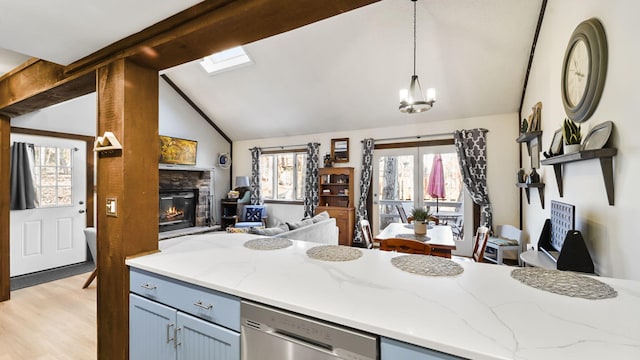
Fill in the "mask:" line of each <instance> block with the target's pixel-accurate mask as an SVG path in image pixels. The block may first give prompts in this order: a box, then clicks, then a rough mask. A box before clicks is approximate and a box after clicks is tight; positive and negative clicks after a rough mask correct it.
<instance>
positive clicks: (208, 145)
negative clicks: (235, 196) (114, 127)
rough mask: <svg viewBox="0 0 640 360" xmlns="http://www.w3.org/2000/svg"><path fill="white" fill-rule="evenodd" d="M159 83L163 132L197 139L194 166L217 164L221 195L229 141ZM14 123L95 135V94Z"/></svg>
mask: <svg viewBox="0 0 640 360" xmlns="http://www.w3.org/2000/svg"><path fill="white" fill-rule="evenodd" d="M159 87H160V90H159V123H158V131H159V133H160V135H167V136H173V137H179V138H183V139H189V140H196V141H198V155H197V159H196V165H195V166H196V167H198V168H215V171H214V178H215V184H214V185H215V195H216V199H218V200H219V199H221V198H222V197H224V196H225V194H226V193H227V191H229V170H222V169H220V168H219V167H217V166H215V163H216V159H217V156H218V154H219V153H222V152H229V151H230V150H231V146H230V144H229V143H228V142H227V141H226V140H225V139H224V138H223V137H222V136H220V134H218V132H217V131H216V130H215V129H214V128H213V127H211V125H209V124H208V123H207V122H206V121H205V120H204V119H202V117H201V116H200V115H198V113H196V112H195V111H194V110H193V109H192V108H191V106H189V105H188V104H187V103H186V102H185V101H184V100H183V99H182V98H181V97H180V96H179V95H178V94H177V93H176V92H175V91H174V90H173V89H172V88H171V87H170V86H169V85H167V83H166V82H165V81H164V80H162V79H160V86H159ZM11 126H16V127H23V128H30V129H38V130H47V131H56V132H62V133H68V134H78V135H87V136H95V135H96V94H95V93H92V94H88V95H85V96H82V97H79V98H76V99H73V100H70V101H67V102H64V103H61V104H58V105H54V106H50V107H48V108H45V109H42V110H39V111H35V112H33V113H29V114H26V115H23V116H19V117H16V118H13V119H11ZM216 209H217V208H216Z"/></svg>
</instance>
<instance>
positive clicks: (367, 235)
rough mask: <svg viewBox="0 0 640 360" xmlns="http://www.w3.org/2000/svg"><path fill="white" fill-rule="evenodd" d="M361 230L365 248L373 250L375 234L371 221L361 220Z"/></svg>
mask: <svg viewBox="0 0 640 360" xmlns="http://www.w3.org/2000/svg"><path fill="white" fill-rule="evenodd" d="M360 230H362V239H363V240H364V245H365V247H366V248H367V249H371V248H373V234H372V233H371V224H369V220H367V219H362V220H360Z"/></svg>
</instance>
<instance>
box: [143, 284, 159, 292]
mask: <svg viewBox="0 0 640 360" xmlns="http://www.w3.org/2000/svg"><path fill="white" fill-rule="evenodd" d="M140 287H141V288H144V289H147V290H155V289H157V288H158V287H157V286H155V285H151V284H149V283H146V284H142V285H140Z"/></svg>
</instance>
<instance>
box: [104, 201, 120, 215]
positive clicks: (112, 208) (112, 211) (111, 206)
mask: <svg viewBox="0 0 640 360" xmlns="http://www.w3.org/2000/svg"><path fill="white" fill-rule="evenodd" d="M107 216H116V217H117V216H118V200H117V199H116V198H115V197H108V198H107Z"/></svg>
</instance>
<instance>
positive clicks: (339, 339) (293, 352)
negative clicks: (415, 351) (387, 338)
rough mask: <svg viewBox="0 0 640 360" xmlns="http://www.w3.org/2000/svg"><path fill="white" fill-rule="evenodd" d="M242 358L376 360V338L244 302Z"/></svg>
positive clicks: (249, 359) (241, 311)
mask: <svg viewBox="0 0 640 360" xmlns="http://www.w3.org/2000/svg"><path fill="white" fill-rule="evenodd" d="M240 315H241V327H240V328H241V339H242V340H241V342H242V350H241V354H242V360H340V359H349V360H376V359H378V341H377V337H375V336H372V335H369V334H366V333H361V332H355V331H353V330H350V329H347V328H343V327H338V326H335V325H332V324H328V323H325V322H322V321H319V320H316V319H312V318H308V317H303V316H300V315H297V314H293V313H289V312H285V311H282V310H278V309H274V308H270V307H266V306H263V305H259V304H256V303H251V302H246V301H243V302H242V304H241V307H240Z"/></svg>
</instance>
